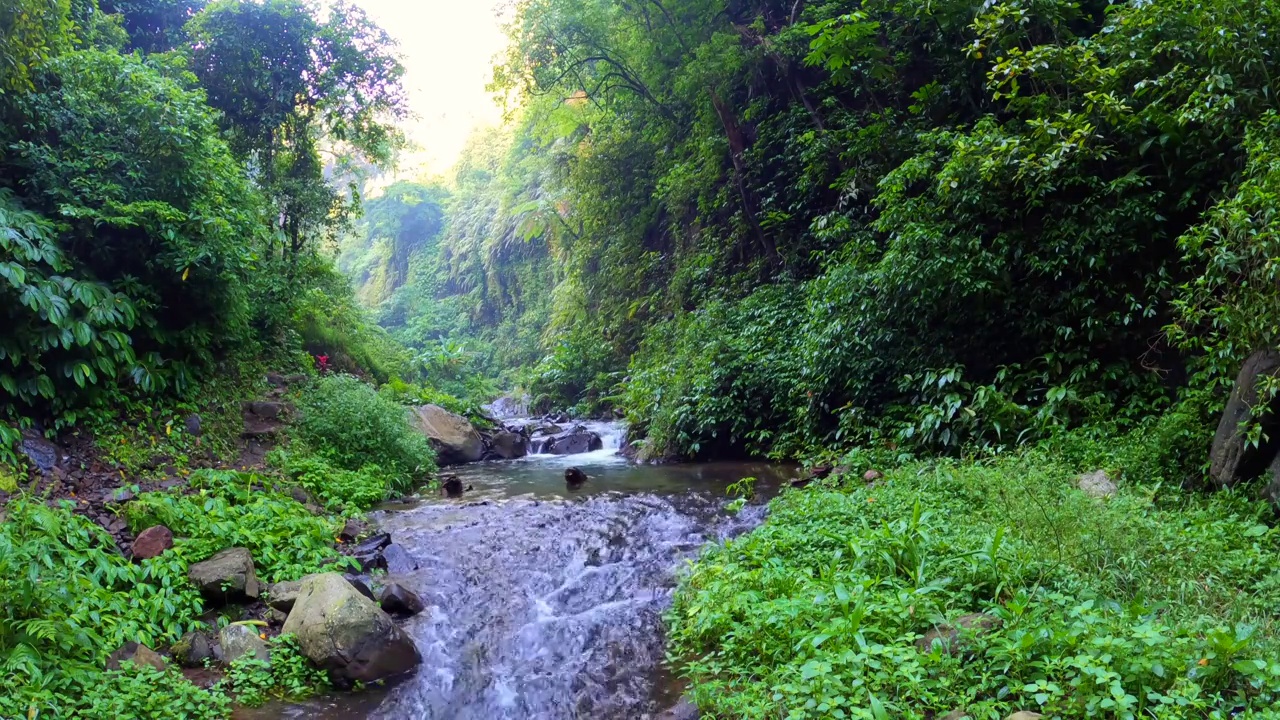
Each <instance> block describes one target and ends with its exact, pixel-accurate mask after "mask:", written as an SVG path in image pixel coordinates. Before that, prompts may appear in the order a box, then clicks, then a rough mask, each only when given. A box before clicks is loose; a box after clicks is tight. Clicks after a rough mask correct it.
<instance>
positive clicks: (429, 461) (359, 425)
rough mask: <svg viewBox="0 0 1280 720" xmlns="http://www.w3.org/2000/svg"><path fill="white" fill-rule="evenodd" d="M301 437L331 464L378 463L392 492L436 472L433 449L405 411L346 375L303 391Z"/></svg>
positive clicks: (326, 379) (354, 467) (361, 465)
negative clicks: (389, 479)
mask: <svg viewBox="0 0 1280 720" xmlns="http://www.w3.org/2000/svg"><path fill="white" fill-rule="evenodd" d="M301 410H302V420H301V423H300V425H299V430H300V431H301V435H302V439H303V440H304V441H305V442H307V443H308V444H309V445H310V446H311V447H313V448H314V449H315V450H316V451H317V452H319V453H320V454H321V455H323V456H325V457H326V458H328V459H329V460H330V461H331V462H332V463H333V464H334V465H337V466H338V467H341V468H345V469H347V470H353V471H359V470H362V469H363V468H365V467H367V466H374V465H376V466H378V467H380V468H382V469H383V470H385V471H386V472H387V473H388V474H389V476H390V477H391V482H392V486H391V487H392V490H394V491H396V492H405V491H407V490H409V489H410V488H412V487H413V484H414V483H415V482H420V481H421V480H423V479H424V478H425V477H426V476H427V475H428V474H429V473H431V472H432V471H434V470H435V451H434V450H432V448H431V445H430V443H429V442H428V441H427V438H426V436H425V435H423V434H422V433H420V432H418V431H417V430H416V429H415V428H414V427H413V425H412V424H411V422H410V419H409V411H408V410H407V409H406V408H405V407H404V406H402V405H397V404H396V403H395V402H393V401H391V400H389V399H387V398H385V397H382V396H381V395H379V394H378V393H377V391H375V390H374V389H373V388H372V387H370V386H369V385H367V384H365V383H363V382H361V381H360V380H359V379H358V378H355V377H352V376H349V375H330V376H326V377H324V378H321V380H320V382H319V383H317V385H316V386H315V387H314V388H313V389H310V390H308V391H307V392H306V393H304V395H303V397H302V403H301Z"/></svg>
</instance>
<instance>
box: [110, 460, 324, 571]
mask: <svg viewBox="0 0 1280 720" xmlns="http://www.w3.org/2000/svg"><path fill="white" fill-rule="evenodd" d="M188 485H189V487H190V488H191V489H192V490H194V491H195V492H194V493H191V494H188V493H186V492H183V491H180V490H173V491H166V492H153V493H144V494H142V495H140V496H138V497H137V498H136V499H134V500H133V501H131V502H130V503H129V504H128V505H127V506H126V515H127V517H128V519H129V525H130V527H131V528H133V529H134V531H135V532H138V531H141V530H143V529H145V528H148V527H151V526H152V525H164V526H165V527H167V528H169V529H170V530H172V531H173V534H174V535H175V536H176V537H177V538H178V539H177V540H175V542H174V549H173V552H172V553H166V554H165V555H164V557H166V558H170V557H172V558H175V559H180V562H181V564H182V565H183V566H184V567H185V565H186V563H192V562H199V561H201V560H205V559H208V558H209V557H210V556H212V555H214V554H215V553H217V552H220V551H222V550H225V549H227V548H231V547H243V548H247V549H248V550H249V552H250V553H252V554H253V562H254V567H255V568H256V570H257V573H258V576H259V577H260V578H261V579H262V580H264V581H265V582H279V581H281V580H296V579H298V578H300V577H302V576H304V575H309V574H311V573H316V572H322V571H324V570H326V569H332V568H333V567H334V565H332V564H326V563H331V562H332V561H334V560H338V559H339V558H340V557H341V556H340V555H339V553H338V551H337V550H335V549H334V547H333V539H334V537H336V535H337V532H338V529H339V528H338V523H337V522H336V521H335V520H333V519H330V518H327V517H317V516H313V515H312V514H311V513H309V512H308V511H307V510H306V509H304V508H303V506H302V505H301V504H300V503H299V502H298V501H296V500H294V499H293V498H291V497H289V496H288V495H287V494H284V493H282V492H277V491H275V490H274V489H272V487H271V486H270V485H269V481H268V480H267V479H266V478H263V477H262V476H258V475H254V474H251V473H237V472H232V471H226V470H200V471H197V472H195V473H192V474H191V476H190V478H189V479H188Z"/></svg>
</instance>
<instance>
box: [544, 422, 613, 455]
mask: <svg viewBox="0 0 1280 720" xmlns="http://www.w3.org/2000/svg"><path fill="white" fill-rule="evenodd" d="M603 447H604V441H603V440H601V439H600V436H599V435H597V434H595V433H593V432H591V431H590V430H587V429H586V428H583V427H576V428H573V429H572V430H569V431H568V432H563V433H560V434H559V435H556V436H555V437H553V438H551V439H549V440H548V441H547V444H546V445H545V446H544V447H543V452H548V453H551V454H552V455H580V454H582V453H588V452H592V451H595V450H599V449H601V448H603Z"/></svg>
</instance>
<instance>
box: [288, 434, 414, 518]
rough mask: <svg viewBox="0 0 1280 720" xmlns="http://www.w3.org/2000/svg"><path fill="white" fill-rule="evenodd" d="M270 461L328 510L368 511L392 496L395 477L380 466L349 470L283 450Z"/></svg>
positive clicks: (317, 458)
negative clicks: (392, 482)
mask: <svg viewBox="0 0 1280 720" xmlns="http://www.w3.org/2000/svg"><path fill="white" fill-rule="evenodd" d="M268 459H269V460H270V461H271V463H272V464H273V465H275V466H276V467H278V468H279V469H280V470H281V471H283V472H284V474H285V475H287V476H288V477H289V478H291V479H293V480H294V481H296V482H297V483H298V484H299V485H301V486H302V487H303V488H304V489H305V490H306V491H307V492H308V493H310V494H311V496H312V497H314V498H315V499H316V500H318V501H319V502H320V503H321V504H322V505H324V507H325V508H327V509H329V510H334V511H338V510H346V509H353V510H367V509H369V508H371V507H373V506H374V505H377V504H378V503H380V502H382V501H384V500H387V499H389V497H390V496H391V480H392V475H391V473H388V472H386V471H384V470H383V469H382V468H380V467H378V466H377V465H364V466H362V467H361V468H360V469H359V470H347V469H344V468H341V467H335V466H334V465H333V464H332V463H330V462H329V461H328V460H326V459H325V458H324V457H321V456H318V455H311V454H308V453H306V452H291V451H286V450H280V449H276V450H273V451H272V454H271V455H270V456H269V458H268Z"/></svg>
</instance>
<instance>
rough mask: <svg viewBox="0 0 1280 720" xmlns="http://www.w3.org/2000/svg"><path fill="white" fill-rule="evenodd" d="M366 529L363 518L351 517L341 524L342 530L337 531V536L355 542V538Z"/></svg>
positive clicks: (344, 540) (345, 540)
mask: <svg viewBox="0 0 1280 720" xmlns="http://www.w3.org/2000/svg"><path fill="white" fill-rule="evenodd" d="M366 530H368V525H366V524H365V522H364V521H363V520H357V519H355V518H351V519H349V520H347V521H346V522H345V523H343V524H342V531H341V532H339V533H338V537H339V538H341V539H342V541H343V542H348V543H349V542H355V539H356V538H358V537H360V536H361V535H363V534H364V532H365V531H366Z"/></svg>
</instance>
